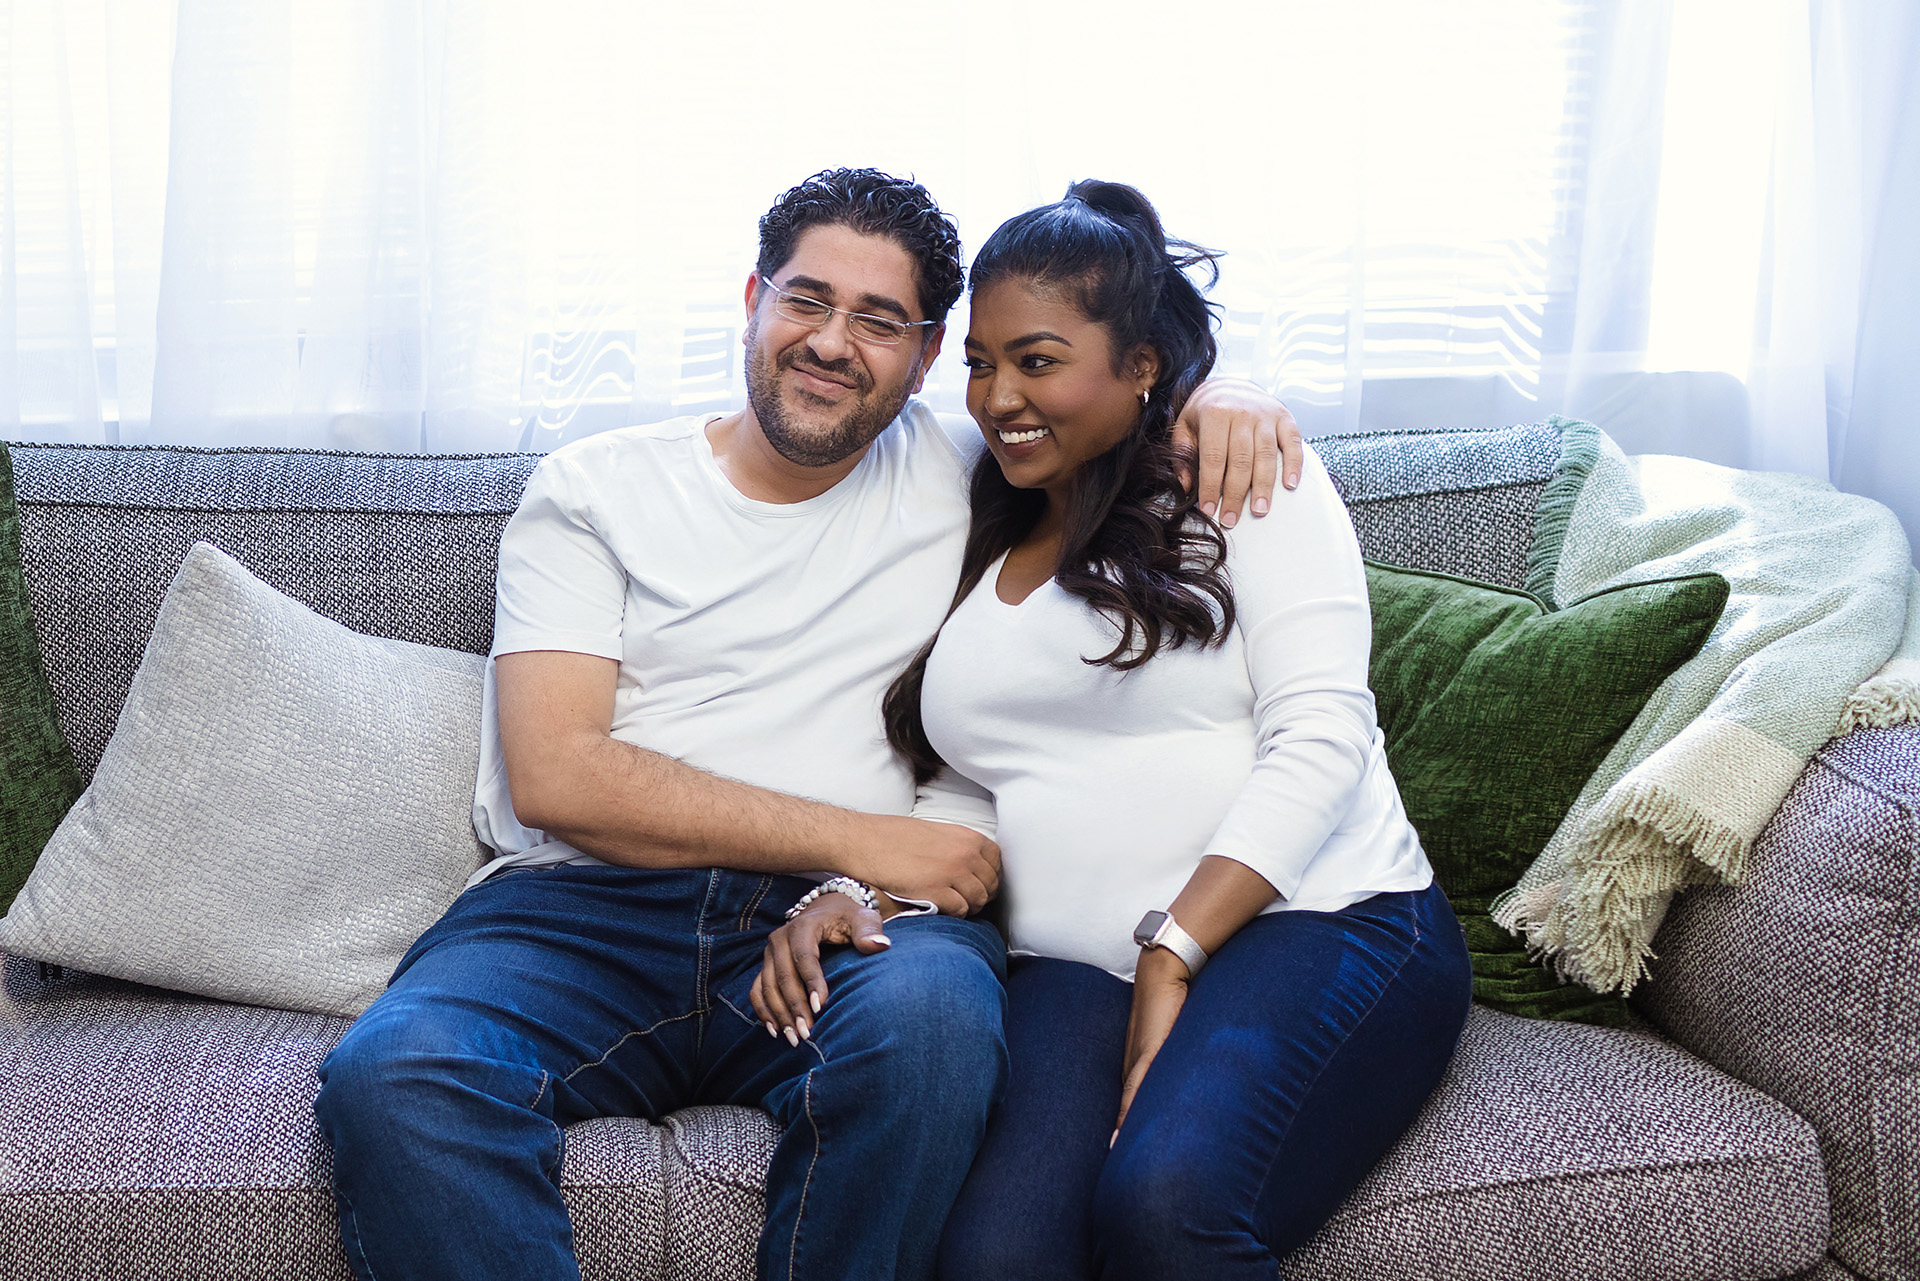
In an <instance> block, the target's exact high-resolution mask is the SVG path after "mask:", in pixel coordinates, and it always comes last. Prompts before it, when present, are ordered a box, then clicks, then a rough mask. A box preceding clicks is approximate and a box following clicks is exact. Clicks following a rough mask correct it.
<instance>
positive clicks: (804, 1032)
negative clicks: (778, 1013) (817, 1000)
mask: <svg viewBox="0 0 1920 1281" xmlns="http://www.w3.org/2000/svg"><path fill="white" fill-rule="evenodd" d="M794 1025H795V1026H796V1027H798V1028H799V1029H800V1039H801V1040H803V1041H811V1040H812V1039H813V1029H812V1028H810V1027H808V1026H807V1021H806V1020H805V1019H796V1020H795V1021H794Z"/></svg>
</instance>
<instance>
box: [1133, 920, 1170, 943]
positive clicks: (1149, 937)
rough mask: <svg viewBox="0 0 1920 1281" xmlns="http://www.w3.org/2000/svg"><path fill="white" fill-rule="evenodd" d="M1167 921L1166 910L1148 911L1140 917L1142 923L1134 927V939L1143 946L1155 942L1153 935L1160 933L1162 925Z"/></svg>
mask: <svg viewBox="0 0 1920 1281" xmlns="http://www.w3.org/2000/svg"><path fill="white" fill-rule="evenodd" d="M1166 923H1167V914H1166V913H1165V912H1148V913H1147V914H1146V915H1145V916H1143V917H1141V918H1140V924H1138V925H1136V926H1134V927H1133V941H1134V942H1135V943H1138V944H1139V945H1140V946H1141V947H1145V946H1147V945H1148V944H1149V943H1151V942H1153V936H1154V935H1156V934H1158V933H1159V932H1160V927H1161V926H1162V925H1165V924H1166Z"/></svg>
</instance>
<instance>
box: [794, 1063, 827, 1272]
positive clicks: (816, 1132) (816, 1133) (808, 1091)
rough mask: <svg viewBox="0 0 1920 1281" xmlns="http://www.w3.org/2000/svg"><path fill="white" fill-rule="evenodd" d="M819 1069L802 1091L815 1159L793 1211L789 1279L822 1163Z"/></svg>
mask: <svg viewBox="0 0 1920 1281" xmlns="http://www.w3.org/2000/svg"><path fill="white" fill-rule="evenodd" d="M817 1071H819V1069H818V1068H809V1069H807V1083H806V1084H805V1085H804V1086H802V1087H801V1092H800V1102H801V1107H802V1108H803V1109H804V1110H805V1112H806V1114H807V1124H808V1125H810V1126H812V1127H813V1160H811V1161H809V1162H808V1163H807V1180H806V1182H805V1183H802V1184H801V1185H800V1206H799V1208H798V1209H796V1210H795V1211H794V1212H793V1240H792V1241H791V1242H789V1243H788V1245H787V1281H793V1269H794V1267H795V1266H796V1265H797V1264H798V1263H799V1261H800V1222H801V1220H803V1219H805V1218H806V1217H807V1192H808V1190H809V1189H811V1188H812V1187H813V1168H814V1167H815V1166H817V1165H819V1164H820V1123H819V1122H818V1121H816V1120H814V1119H813V1074H814V1073H815V1072H817Z"/></svg>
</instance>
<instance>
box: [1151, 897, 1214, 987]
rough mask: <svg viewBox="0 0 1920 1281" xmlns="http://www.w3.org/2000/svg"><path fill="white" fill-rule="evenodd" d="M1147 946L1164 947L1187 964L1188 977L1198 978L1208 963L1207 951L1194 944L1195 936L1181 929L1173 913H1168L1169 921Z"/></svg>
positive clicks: (1155, 932)
mask: <svg viewBox="0 0 1920 1281" xmlns="http://www.w3.org/2000/svg"><path fill="white" fill-rule="evenodd" d="M1147 946H1149V947H1164V948H1166V949H1167V951H1169V952H1172V953H1173V954H1174V955H1175V956H1177V957H1179V958H1180V959H1181V960H1182V961H1184V962H1186V966H1187V977H1188V978H1190V979H1192V978H1197V977H1199V974H1200V967H1201V966H1203V965H1205V964H1206V963H1207V950H1206V949H1205V948H1203V947H1201V946H1200V945H1199V944H1198V943H1196V942H1194V939H1193V935H1191V934H1189V933H1187V932H1186V931H1185V930H1183V929H1181V928H1180V922H1178V921H1176V920H1174V919H1173V913H1172V912H1168V913H1167V919H1166V920H1164V921H1162V922H1161V923H1160V928H1159V929H1157V930H1155V931H1154V932H1153V941H1152V942H1150V943H1149V944H1148V945H1147Z"/></svg>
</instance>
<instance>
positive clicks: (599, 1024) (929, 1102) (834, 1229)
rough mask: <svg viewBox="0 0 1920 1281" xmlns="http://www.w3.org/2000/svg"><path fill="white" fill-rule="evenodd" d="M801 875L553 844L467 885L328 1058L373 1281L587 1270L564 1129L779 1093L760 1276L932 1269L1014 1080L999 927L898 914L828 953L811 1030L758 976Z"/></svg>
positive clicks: (325, 1082)
mask: <svg viewBox="0 0 1920 1281" xmlns="http://www.w3.org/2000/svg"><path fill="white" fill-rule="evenodd" d="M810 886H811V882H809V881H807V880H804V879H801V878H798V877H791V876H759V875H753V874H749V873H741V872H731V871H725V870H721V869H711V870H699V871H644V870H637V869H631V868H613V867H557V868H547V869H540V870H535V871H518V872H510V873H507V874H505V875H501V876H497V877H495V878H493V879H491V880H488V881H486V882H483V883H482V884H480V885H478V886H476V887H474V888H473V889H471V890H468V891H467V892H466V893H464V894H462V895H461V896H460V898H459V899H458V900H457V901H456V902H455V903H454V905H453V907H452V908H451V909H449V910H448V912H447V914H446V915H445V916H444V917H442V918H441V919H440V921H439V922H438V923H437V924H436V925H434V926H433V928H432V929H430V930H428V931H427V932H426V933H425V934H424V935H422V936H421V937H420V939H419V941H418V942H416V943H415V944H414V945H413V947H412V949H411V950H410V951H408V953H407V955H406V957H405V958H404V959H403V960H402V961H401V962H400V967H399V969H398V970H396V971H395V973H394V976H393V979H392V982H391V983H390V985H389V987H388V989H387V991H386V992H385V993H384V994H383V995H382V996H381V997H380V999H379V1000H377V1001H375V1002H374V1004H373V1006H372V1007H371V1008H370V1009H368V1010H367V1012H366V1013H365V1014H363V1015H361V1016H360V1018H359V1020H358V1021H357V1022H355V1023H354V1025H353V1026H352V1027H351V1028H349V1029H348V1031H347V1034H346V1036H345V1038H343V1039H342V1040H341V1042H340V1044H339V1045H338V1046H337V1047H336V1048H335V1049H334V1051H333V1053H332V1054H330V1055H328V1056H327V1059H326V1061H325V1062H324V1063H323V1064H321V1067H320V1079H321V1090H320V1097H319V1100H318V1102H317V1103H316V1104H315V1111H316V1113H317V1115H318V1118H319V1122H320V1127H321V1130H322V1131H323V1132H324V1133H325V1135H326V1137H327V1139H328V1140H329V1141H330V1142H331V1143H332V1144H333V1148H334V1192H335V1196H336V1199H337V1201H338V1204H339V1210H340V1228H341V1235H342V1238H343V1240H344V1242H345V1244H346V1250H347V1257H348V1260H349V1262H350V1263H351V1265H352V1267H353V1270H354V1273H355V1275H356V1276H358V1277H360V1278H361V1281H400V1279H401V1278H428V1277H435V1278H442V1277H444V1278H461V1279H462V1281H483V1279H485V1278H495V1277H497V1278H503V1279H504V1278H513V1281H534V1279H545V1278H569V1279H571V1278H577V1277H578V1276H579V1275H580V1272H579V1268H578V1266H577V1264H576V1263H575V1261H574V1255H573V1231H572V1225H571V1223H570V1221H569V1219H568V1217H567V1210H566V1206H565V1205H564V1203H563V1202H562V1201H561V1199H560V1189H559V1184H558V1179H559V1174H560V1166H561V1162H562V1159H563V1157H564V1153H565V1135H564V1133H563V1131H562V1128H561V1127H563V1126H565V1125H567V1124H568V1123H569V1122H573V1121H579V1120H583V1119H585V1118H588V1117H599V1116H643V1117H659V1116H662V1115H664V1114H665V1113H668V1112H671V1111H673V1110H674V1109H676V1108H680V1107H685V1106H687V1105H688V1104H693V1103H735V1104H747V1105H755V1106H760V1107H764V1108H766V1109H767V1110H768V1111H769V1112H771V1113H772V1114H773V1116H774V1118H775V1119H776V1120H777V1121H779V1122H780V1124H781V1125H782V1126H783V1127H784V1131H785V1132H784V1134H783V1136H782V1138H781V1140H780V1143H779V1146H778V1147H777V1148H776V1149H775V1151H774V1157H773V1165H772V1168H771V1170H770V1171H769V1172H768V1175H767V1222H766V1227H765V1230H764V1232H763V1233H762V1235H761V1239H760V1251H759V1268H760V1275H761V1276H762V1277H766V1278H774V1277H778V1278H783V1279H784V1278H829V1277H831V1278H841V1277H849V1276H860V1277H900V1278H925V1277H930V1276H931V1275H932V1274H933V1267H934V1254H935V1249H936V1246H937V1242H938V1234H939V1230H940V1225H941V1223H942V1222H944V1221H945V1219H946V1216H947V1212H948V1209H949V1208H950V1207H951V1205H952V1203H953V1198H954V1197H955V1195H956V1194H957V1193H958V1192H959V1189H960V1185H961V1182H962V1180H963V1179H964V1178H965V1176H966V1171H967V1164H968V1162H969V1161H970V1160H971V1159H972V1157H973V1152H974V1149H975V1148H976V1147H977V1146H978V1144H979V1141H980V1137H981V1135H982V1133H983V1132H984V1130H985V1127H986V1122H987V1117H988V1115H989V1114H990V1113H991V1111H992V1109H993V1105H994V1103H995V1101H996V1100H997V1099H998V1098H999V1096H1000V1094H1001V1092H1002V1090H1003V1089H1004V1088H1005V1083H1006V1048H1005V1042H1004V1041H1003V1039H1002V1035H1001V1019H1002V1016H1003V1013H1004V1008H1005V1005H1004V1002H1005V991H1004V988H1003V986H1002V981H1003V977H1004V974H1005V955H1004V952H1003V950H1002V947H1001V944H1000V940H999V938H998V937H997V936H996V935H995V934H994V932H993V931H992V929H991V928H989V927H987V926H985V925H983V924H980V923H978V922H974V921H962V920H955V919H953V918H951V917H912V918H903V919H897V920H895V921H891V922H889V923H888V927H887V933H888V936H889V937H890V938H891V939H892V940H893V946H892V947H891V948H890V949H888V950H887V951H885V952H882V953H880V954H878V955H875V956H870V957H866V956H861V955H859V954H857V953H855V952H854V951H852V950H851V949H849V948H834V949H830V950H829V952H828V954H827V956H826V957H825V958H824V961H825V971H826V976H827V982H828V984H829V986H830V988H831V991H832V997H831V999H830V1000H829V1002H828V1004H827V1006H826V1009H825V1010H824V1011H823V1012H822V1013H821V1015H820V1017H819V1019H818V1023H817V1026H816V1027H815V1029H814V1032H813V1037H812V1040H810V1041H802V1042H801V1043H800V1044H799V1046H798V1047H793V1046H789V1045H788V1044H787V1042H786V1040H785V1038H781V1039H779V1040H775V1039H774V1038H772V1037H770V1036H768V1035H767V1030H766V1026H765V1025H764V1024H762V1023H761V1022H759V1020H758V1019H756V1018H755V1017H754V1014H753V1010H752V1007H751V1005H750V1004H749V1001H748V995H747V994H748V991H749V989H750V988H751V986H752V983H753V979H754V976H755V974H756V973H757V972H758V970H759V967H760V955H761V949H762V947H764V946H765V943H766V938H767V935H768V933H769V932H770V931H771V930H772V929H773V928H774V927H775V926H777V925H778V924H779V923H780V922H781V919H782V916H783V913H784V911H785V909H786V908H787V907H788V906H789V905H791V904H792V903H793V901H794V900H795V899H796V898H798V897H799V896H800V895H801V894H803V893H805V892H806V890H807V889H808V888H810Z"/></svg>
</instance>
